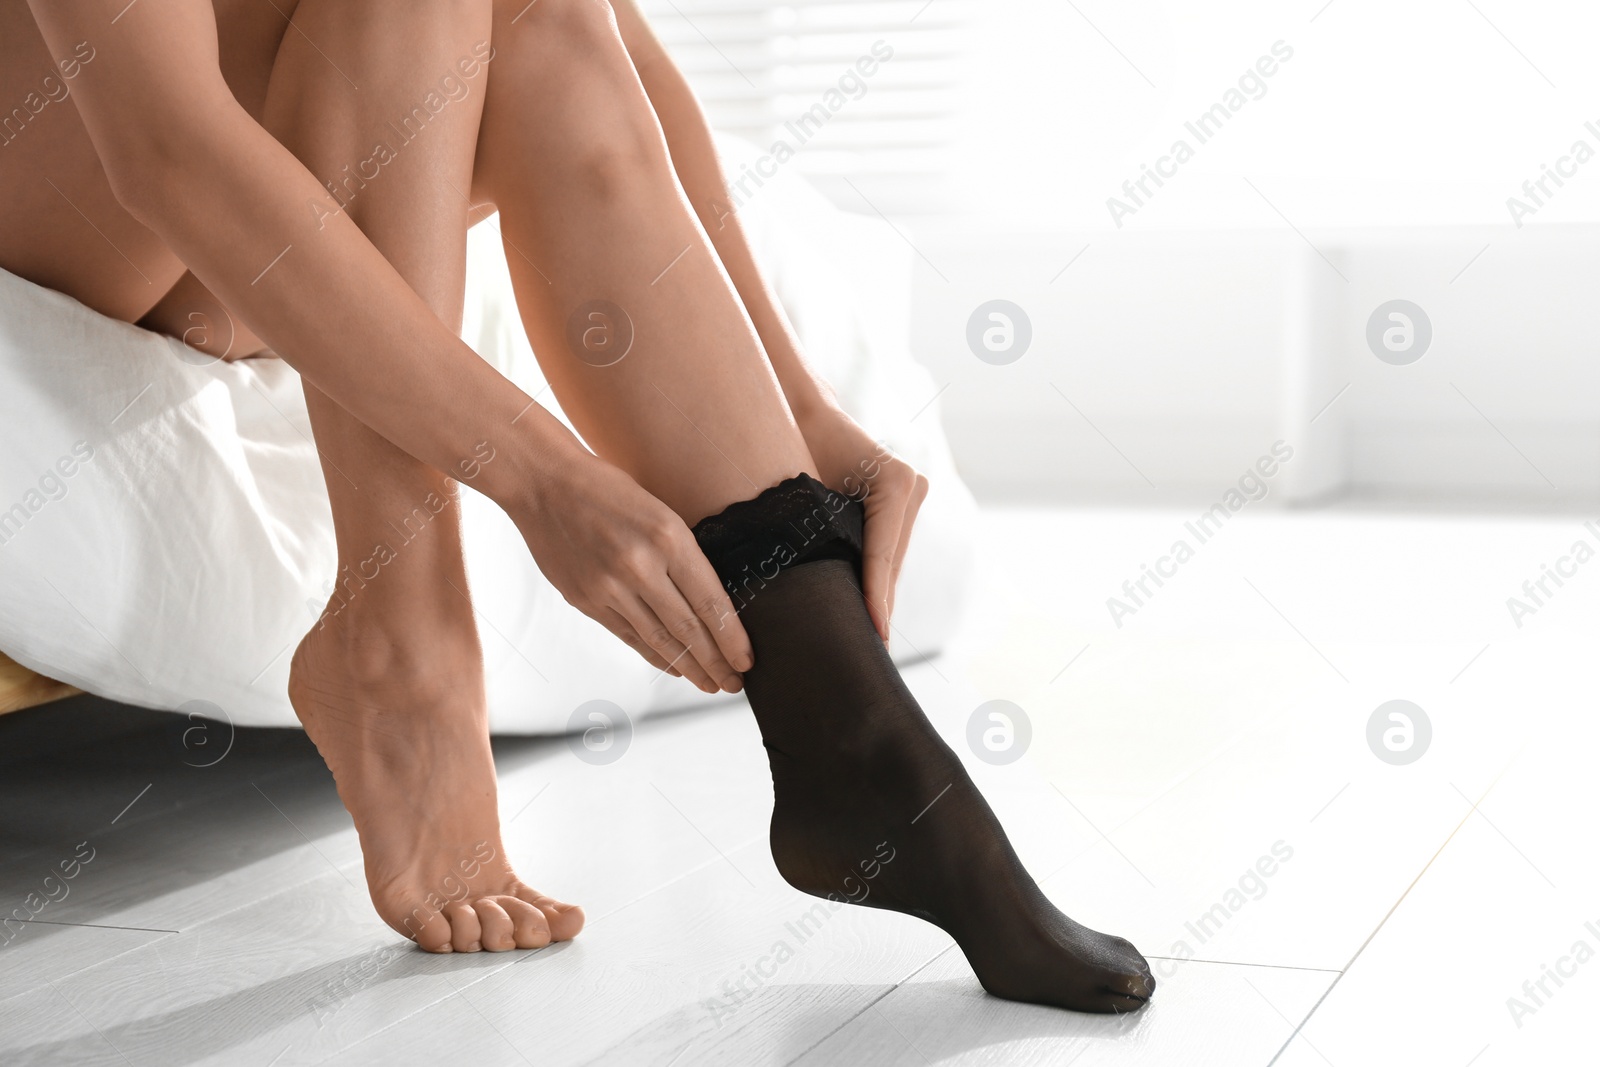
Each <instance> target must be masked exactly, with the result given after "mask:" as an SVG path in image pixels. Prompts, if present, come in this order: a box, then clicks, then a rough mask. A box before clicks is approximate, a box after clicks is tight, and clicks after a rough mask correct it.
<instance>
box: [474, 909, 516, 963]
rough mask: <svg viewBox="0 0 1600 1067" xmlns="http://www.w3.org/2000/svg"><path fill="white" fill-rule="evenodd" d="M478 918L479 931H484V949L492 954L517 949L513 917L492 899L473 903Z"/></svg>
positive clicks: (482, 938)
mask: <svg viewBox="0 0 1600 1067" xmlns="http://www.w3.org/2000/svg"><path fill="white" fill-rule="evenodd" d="M472 910H473V911H474V912H475V913H476V914H477V916H478V929H479V930H480V931H482V937H481V940H482V942H483V947H484V948H486V949H488V950H489V951H490V952H507V951H509V950H511V949H514V948H516V947H517V938H516V928H515V927H514V926H513V925H512V923H511V916H510V915H508V914H506V910H505V909H504V908H502V907H501V906H500V905H499V904H498V903H496V902H495V900H494V899H493V898H491V897H479V898H478V899H477V900H474V901H473V902H472Z"/></svg>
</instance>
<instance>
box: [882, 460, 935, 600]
mask: <svg viewBox="0 0 1600 1067" xmlns="http://www.w3.org/2000/svg"><path fill="white" fill-rule="evenodd" d="M927 498H928V479H927V478H925V477H923V476H922V475H921V474H918V475H917V476H916V479H915V481H913V483H912V486H911V498H910V499H909V500H908V501H906V515H905V518H904V519H903V520H902V521H901V523H900V542H899V544H897V545H896V546H895V550H894V569H893V570H892V571H891V572H890V573H889V617H890V618H891V619H892V618H894V601H895V594H896V593H897V592H898V591H899V589H900V567H901V565H902V564H904V563H905V561H906V549H907V548H909V547H910V545H911V528H912V527H913V526H914V525H916V522H917V513H918V512H920V511H921V510H922V502H923V501H924V500H926V499H927Z"/></svg>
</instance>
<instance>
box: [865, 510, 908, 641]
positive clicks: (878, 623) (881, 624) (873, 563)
mask: <svg viewBox="0 0 1600 1067" xmlns="http://www.w3.org/2000/svg"><path fill="white" fill-rule="evenodd" d="M874 500H875V501H876V503H874ZM866 509H867V515H866V524H865V525H866V530H865V534H864V536H863V538H862V552H861V584H862V587H863V588H862V592H863V593H864V594H865V595H866V598H867V610H868V611H869V612H871V614H872V625H873V627H874V628H875V629H876V630H877V631H878V636H879V637H880V638H882V639H883V643H884V644H888V643H889V593H890V590H891V588H892V587H893V584H894V559H895V547H896V546H897V545H899V543H900V528H901V526H902V525H904V523H905V515H906V498H905V495H904V494H903V493H899V492H896V491H895V490H893V489H889V488H883V489H879V490H878V491H877V492H874V493H872V494H870V495H868V497H867V504H866Z"/></svg>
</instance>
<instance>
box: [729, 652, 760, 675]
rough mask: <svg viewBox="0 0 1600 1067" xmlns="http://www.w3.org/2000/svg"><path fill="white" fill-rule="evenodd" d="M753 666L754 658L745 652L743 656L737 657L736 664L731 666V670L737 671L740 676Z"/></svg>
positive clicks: (754, 663)
mask: <svg viewBox="0 0 1600 1067" xmlns="http://www.w3.org/2000/svg"><path fill="white" fill-rule="evenodd" d="M755 665H756V658H755V657H754V656H752V655H751V654H750V653H748V652H746V653H745V654H744V655H742V656H740V657H739V660H738V662H737V663H735V664H734V665H733V669H734V670H736V671H738V672H739V673H740V674H743V673H744V672H745V671H747V670H749V669H750V668H751V667H754V666H755Z"/></svg>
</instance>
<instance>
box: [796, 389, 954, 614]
mask: <svg viewBox="0 0 1600 1067" xmlns="http://www.w3.org/2000/svg"><path fill="white" fill-rule="evenodd" d="M795 420H796V421H797V422H798V423H799V425H800V433H801V434H802V435H803V436H804V437H805V439H806V446H807V447H808V448H810V450H811V458H812V459H814V460H816V461H817V468H818V470H817V477H818V478H820V479H821V481H822V482H823V484H825V485H826V486H828V488H830V489H834V490H836V491H838V492H841V493H844V494H845V495H847V496H850V497H853V498H855V499H857V500H860V501H861V502H862V505H863V507H864V508H865V509H866V537H865V544H864V545H863V551H862V555H863V559H862V564H861V576H862V584H863V585H864V586H865V588H864V589H863V592H864V593H865V594H866V598H867V610H868V611H869V612H870V613H871V614H872V623H873V625H874V626H875V627H876V628H877V630H878V636H879V637H881V638H883V642H884V644H888V643H889V619H890V618H891V617H892V616H893V614H894V592H895V585H896V584H897V583H898V582H899V581H900V564H901V563H902V562H903V561H904V560H905V556H906V546H907V545H908V544H909V543H910V542H911V527H912V524H914V523H915V522H916V521H917V511H918V509H920V508H921V507H922V501H923V499H924V498H926V497H927V495H928V479H927V478H926V477H924V476H923V475H922V474H920V473H918V472H917V470H916V469H915V468H913V467H912V466H911V465H910V464H909V463H906V462H905V461H904V460H902V459H900V458H899V457H898V456H896V455H895V454H894V453H893V452H891V451H890V450H889V447H888V446H887V445H883V444H879V443H878V442H876V441H874V440H873V439H872V437H871V436H870V435H869V434H868V433H867V431H865V430H863V429H862V428H861V427H860V426H858V425H857V424H856V422H855V420H854V419H852V418H851V417H850V416H849V415H846V414H845V413H844V412H843V411H842V410H840V409H839V408H838V407H837V406H835V405H832V404H827V405H824V406H821V407H819V408H818V409H817V410H815V411H812V412H808V413H806V414H800V413H798V412H797V413H796V415H795Z"/></svg>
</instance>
